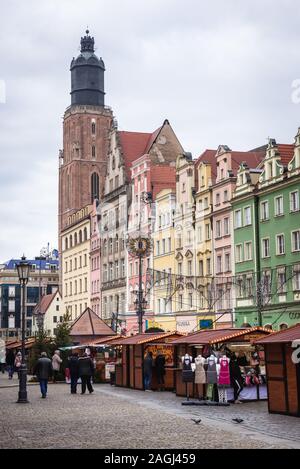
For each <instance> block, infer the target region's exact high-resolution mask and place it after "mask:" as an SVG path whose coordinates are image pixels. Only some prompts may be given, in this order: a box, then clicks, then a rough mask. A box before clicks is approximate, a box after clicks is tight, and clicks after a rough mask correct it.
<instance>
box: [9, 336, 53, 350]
mask: <svg viewBox="0 0 300 469" xmlns="http://www.w3.org/2000/svg"><path fill="white" fill-rule="evenodd" d="M47 340H48V341H49V342H50V339H47ZM34 344H35V338H34V337H32V338H30V339H27V340H26V341H25V348H26V349H29V348H32V347H33V346H34ZM21 348H22V342H21V341H20V340H15V341H14V342H10V343H7V344H6V349H7V350H14V349H21Z"/></svg>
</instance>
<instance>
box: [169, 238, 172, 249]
mask: <svg viewBox="0 0 300 469" xmlns="http://www.w3.org/2000/svg"><path fill="white" fill-rule="evenodd" d="M171 251H172V239H171V238H168V252H171Z"/></svg>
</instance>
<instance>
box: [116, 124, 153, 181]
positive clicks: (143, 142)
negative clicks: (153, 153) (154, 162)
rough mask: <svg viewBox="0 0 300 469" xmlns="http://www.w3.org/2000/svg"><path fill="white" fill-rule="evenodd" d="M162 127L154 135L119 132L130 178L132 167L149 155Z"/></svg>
mask: <svg viewBox="0 0 300 469" xmlns="http://www.w3.org/2000/svg"><path fill="white" fill-rule="evenodd" d="M161 129H162V127H159V128H158V129H157V130H155V131H154V132H153V133H146V132H127V131H119V132H118V135H119V139H120V143H121V147H122V151H123V156H124V161H125V168H126V173H127V175H128V176H129V177H130V167H131V164H132V163H133V161H135V160H137V159H138V158H140V157H141V156H143V155H146V154H147V153H149V151H150V149H151V147H152V145H153V143H154V142H155V140H156V138H157V136H158V135H159V133H160V131H161Z"/></svg>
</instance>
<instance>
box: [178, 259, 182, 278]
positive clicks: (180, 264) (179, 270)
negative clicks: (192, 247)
mask: <svg viewBox="0 0 300 469" xmlns="http://www.w3.org/2000/svg"><path fill="white" fill-rule="evenodd" d="M178 275H182V262H178Z"/></svg>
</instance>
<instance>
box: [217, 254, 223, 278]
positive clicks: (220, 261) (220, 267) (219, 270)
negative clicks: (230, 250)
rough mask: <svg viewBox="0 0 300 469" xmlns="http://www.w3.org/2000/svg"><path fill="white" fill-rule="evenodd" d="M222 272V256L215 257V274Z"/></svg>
mask: <svg viewBox="0 0 300 469" xmlns="http://www.w3.org/2000/svg"><path fill="white" fill-rule="evenodd" d="M221 272H222V256H217V274H220V273H221Z"/></svg>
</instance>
